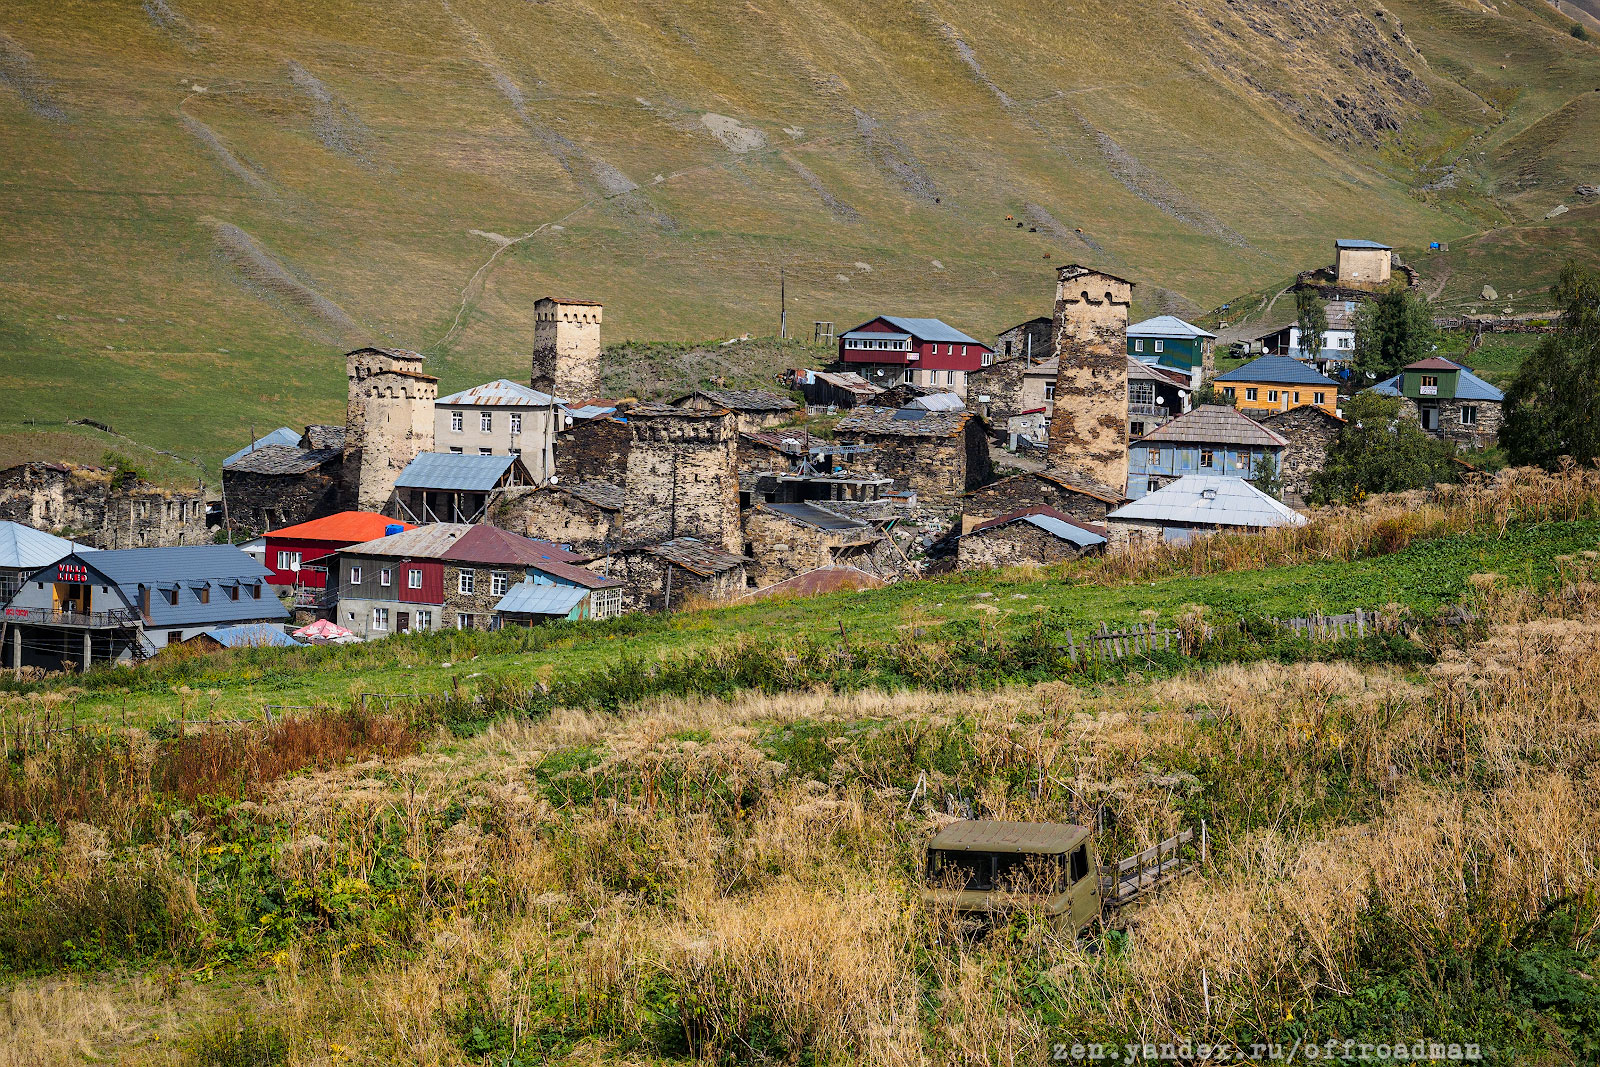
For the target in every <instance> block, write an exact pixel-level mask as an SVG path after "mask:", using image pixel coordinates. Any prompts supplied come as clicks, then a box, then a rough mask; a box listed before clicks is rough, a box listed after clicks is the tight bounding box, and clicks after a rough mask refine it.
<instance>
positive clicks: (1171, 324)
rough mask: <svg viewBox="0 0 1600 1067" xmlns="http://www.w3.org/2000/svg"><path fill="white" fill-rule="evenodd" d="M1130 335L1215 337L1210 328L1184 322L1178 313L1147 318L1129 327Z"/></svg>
mask: <svg viewBox="0 0 1600 1067" xmlns="http://www.w3.org/2000/svg"><path fill="white" fill-rule="evenodd" d="M1128 336H1129V337H1175V338H1184V337H1189V338H1193V337H1215V336H1217V335H1216V334H1214V333H1212V332H1211V331H1210V330H1202V329H1201V328H1200V327H1198V326H1196V325H1194V324H1193V323H1190V322H1184V321H1183V320H1182V319H1180V318H1178V316H1176V315H1157V316H1156V317H1155V318H1153V319H1145V320H1144V321H1143V322H1136V323H1134V324H1133V325H1132V326H1129V327H1128Z"/></svg>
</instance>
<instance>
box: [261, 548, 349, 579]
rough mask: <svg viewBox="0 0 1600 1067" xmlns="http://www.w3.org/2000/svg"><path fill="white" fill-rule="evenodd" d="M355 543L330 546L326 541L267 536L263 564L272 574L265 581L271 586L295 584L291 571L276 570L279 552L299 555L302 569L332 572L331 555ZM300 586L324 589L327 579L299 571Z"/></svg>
mask: <svg viewBox="0 0 1600 1067" xmlns="http://www.w3.org/2000/svg"><path fill="white" fill-rule="evenodd" d="M355 543H356V542H354V541H350V542H348V543H346V544H332V543H330V542H328V541H304V540H301V539H299V538H296V537H273V536H272V535H271V534H268V535H267V556H266V559H265V560H264V562H265V563H266V565H267V569H268V570H270V571H271V572H272V577H270V578H268V579H267V581H268V582H269V583H270V584H272V585H293V584H294V583H295V576H294V572H293V571H291V570H287V569H286V570H279V569H278V553H279V552H298V553H300V566H301V567H302V568H305V567H313V566H315V567H326V568H328V569H329V570H332V569H333V567H334V565H335V564H334V560H333V559H332V558H331V557H332V556H333V554H334V553H335V552H337V551H339V549H341V548H347V547H349V545H353V544H355ZM300 584H301V585H303V586H305V587H306V588H307V589H324V588H326V587H327V578H326V576H325V575H322V574H319V573H317V572H316V571H311V570H301V572H300Z"/></svg>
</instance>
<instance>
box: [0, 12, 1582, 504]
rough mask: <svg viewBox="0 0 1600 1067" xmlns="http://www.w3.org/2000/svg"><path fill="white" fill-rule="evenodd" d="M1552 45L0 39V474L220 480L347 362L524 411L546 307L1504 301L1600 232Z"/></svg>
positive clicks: (934, 16)
mask: <svg viewBox="0 0 1600 1067" xmlns="http://www.w3.org/2000/svg"><path fill="white" fill-rule="evenodd" d="M1369 7H1370V9H1369ZM1567 25H1568V23H1567V21H1566V20H1565V19H1564V18H1563V17H1562V16H1560V15H1558V14H1557V13H1555V12H1554V10H1553V9H1551V8H1550V7H1549V6H1548V5H1547V4H1544V3H1542V2H1533V0H1529V2H1527V3H1519V2H1507V3H1502V4H1500V5H1498V9H1489V8H1486V7H1484V6H1483V5H1480V4H1478V3H1476V2H1473V3H1465V2H1459V3H1458V2H1456V0H1403V2H1400V3H1396V4H1393V5H1387V6H1385V7H1382V8H1378V7H1372V6H1370V5H1368V6H1359V7H1358V6H1356V5H1353V4H1351V5H1349V6H1348V7H1345V6H1340V5H1337V4H1336V5H1328V4H1313V3H1310V2H1309V0H1293V2H1289V3H1285V4H1279V5H1274V6H1272V7H1270V8H1268V7H1263V8H1261V9H1258V10H1256V11H1254V12H1252V13H1249V14H1248V15H1247V14H1240V13H1236V12H1235V9H1234V8H1233V7H1232V6H1229V5H1223V4H1221V3H1219V2H1216V0H1170V2H1166V3H1159V4H1154V5H1146V6H1143V7H1135V8H1126V9H1124V8H1107V7H1106V6H1105V5H1067V6H1065V7H1063V6H1061V5H1055V6H1040V5H1027V4H1022V3H1018V2H1015V0H996V2H994V3H988V4H984V5H954V4H948V3H940V2H934V0H919V2H918V3H913V4H909V5H908V4H901V3H893V4H890V3H869V4H867V5H865V6H862V5H860V4H854V3H851V4H842V3H833V2H829V0H820V2H807V3H800V4H787V5H759V6H757V5H723V4H710V3H706V2H704V0H690V2H673V3H666V2H659V3H645V4H638V3H627V4H624V3H620V2H616V0H595V2H592V3H587V4H581V5H580V4H571V3H566V2H560V0H557V2H549V3H526V2H523V0H448V2H446V0H440V2H439V3H437V4H408V5H404V6H396V5H392V4H380V3H375V2H363V0H330V2H329V3H324V4H318V5H314V6H311V7H308V6H306V5H301V4H287V3H281V2H277V0H266V2H263V3H258V4H254V5H249V6H245V7H240V6H237V5H233V6H227V7H219V6H215V5H213V6H207V7H202V6H201V5H199V4H195V3H192V2H190V0H146V2H144V3H143V4H140V5H131V4H129V5H116V6H112V7H110V8H108V7H107V6H106V5H103V4H95V3H88V2H84V0H66V2H63V3H60V4H54V5H48V6H37V5H32V6H25V5H13V6H12V7H11V8H9V9H8V10H7V11H6V12H5V13H4V14H0V136H3V137H4V138H5V140H6V143H7V144H8V145H12V146H16V147H17V148H20V149H21V150H13V151H11V152H7V153H5V156H4V158H3V159H0V206H3V217H0V233H3V235H4V238H5V239H4V240H3V241H0V353H3V355H4V359H3V360H0V388H3V389H4V390H5V391H6V393H7V395H8V396H10V397H12V398H13V400H12V401H11V402H10V403H7V404H5V405H0V461H14V460H16V459H19V458H25V457H28V456H34V455H49V456H59V455H63V454H67V455H73V456H76V457H78V458H91V459H92V458H98V456H99V454H100V452H101V451H102V450H103V449H104V448H105V447H106V442H105V440H104V436H103V435H100V434H97V433H95V432H93V431H85V430H82V429H81V428H72V427H65V426H63V425H61V424H62V423H63V422H65V421H66V420H69V419H72V418H80V417H92V418H95V419H98V420H100V421H102V422H107V423H110V424H111V425H113V426H115V427H116V428H117V429H118V430H119V431H121V432H123V433H126V434H129V435H132V436H134V437H136V438H138V439H139V440H140V441H142V442H144V443H145V444H147V445H149V446H151V447H154V448H165V449H170V450H173V451H177V452H179V453H181V454H182V455H185V456H190V457H193V458H195V459H197V460H198V461H200V462H201V463H202V464H209V465H210V472H211V474H212V476H214V475H215V463H216V461H217V459H218V458H219V457H220V456H221V455H224V454H226V453H227V452H228V451H230V450H231V449H232V448H234V447H237V445H238V444H239V443H240V442H242V441H244V440H246V439H247V438H248V435H249V433H250V431H251V428H252V427H255V428H257V429H262V428H268V427H272V426H277V425H280V424H285V423H287V424H290V425H297V424H303V423H305V422H309V421H314V420H326V419H332V418H336V417H337V414H338V411H339V410H340V407H339V405H340V399H341V391H342V372H341V367H340V364H339V361H338V358H337V354H338V353H339V351H340V350H341V349H342V348H344V347H347V346H349V345H352V344H355V343H358V342H362V341H379V342H384V343H390V344H398V345H404V346H408V347H413V348H418V349H421V350H423V351H424V352H426V353H427V354H428V356H429V358H430V360H431V362H432V366H433V367H434V368H435V369H436V370H437V371H438V373H439V374H440V375H441V377H442V379H443V382H442V384H443V386H444V387H445V388H447V389H454V388H458V387H461V386H464V385H467V384H470V383H471V382H473V381H475V380H480V379H482V378H484V377H487V376H491V375H506V376H510V377H521V376H522V375H523V374H524V373H525V369H526V366H527V362H528V358H527V357H528V349H529V345H530V343H531V333H532V315H531V308H532V303H533V300H534V299H535V298H537V297H538V296H540V295H543V294H545V293H547V292H555V293H562V294H572V295H578V296H583V297H588V298H594V299H600V300H603V301H605V303H606V305H607V327H606V329H607V336H608V338H609V339H613V340H621V339H652V340H656V339H665V340H671V339H694V338H707V337H718V336H720V337H728V336H735V335H738V334H742V333H746V332H750V333H754V334H757V335H769V334H772V333H774V332H775V324H776V320H777V310H778V307H777V304H778V285H777V281H778V278H777V275H778V271H779V268H780V267H782V268H784V269H785V270H786V272H787V276H788V291H789V308H790V322H791V325H792V326H794V327H796V330H797V332H798V333H800V334H801V335H803V336H809V333H810V330H809V324H810V322H811V320H813V319H827V320H832V321H834V322H836V323H839V324H840V325H846V324H850V323H852V322H854V321H856V320H859V319H860V318H863V317H865V316H866V315H868V314H870V313H873V312H875V311H877V310H880V309H883V308H894V309H897V310H900V311H902V312H907V313H913V314H917V313H937V314H939V315H941V316H944V317H946V318H948V319H950V320H952V321H954V322H956V323H958V324H960V325H962V326H964V327H966V328H968V329H969V330H972V331H975V332H977V333H979V334H980V335H981V334H985V333H991V332H992V331H994V330H996V329H998V328H1000V327H1003V326H1005V325H1008V324H1009V323H1011V322H1014V321H1016V320H1019V319H1021V318H1024V317H1027V316H1029V315H1032V314H1035V313H1037V312H1038V311H1039V310H1040V309H1041V308H1043V307H1044V306H1045V305H1046V304H1047V302H1048V299H1049V297H1050V286H1051V273H1050V268H1051V266H1052V265H1054V264H1057V263H1061V262H1067V261H1072V260H1083V261H1089V262H1093V263H1096V264H1099V265H1102V266H1105V267H1108V268H1110V269H1112V270H1116V271H1119V272H1122V273H1125V274H1128V275H1129V276H1131V277H1133V278H1135V279H1137V280H1138V281H1139V282H1140V283H1141V286H1140V290H1139V296H1138V300H1139V305H1138V308H1137V309H1136V310H1138V311H1140V312H1155V311H1159V310H1177V311H1189V312H1193V311H1196V310H1199V309H1203V308H1207V307H1210V306H1213V305H1214V304H1216V303H1218V302H1220V301H1221V300H1223V299H1225V298H1227V297H1228V296H1230V295H1231V294H1234V293H1239V292H1245V291H1249V290H1251V289H1252V288H1256V287H1259V286H1261V285H1264V284H1266V283H1268V282H1270V281H1271V280H1273V279H1276V278H1281V277H1286V276H1289V275H1291V274H1292V273H1293V272H1294V271H1295V270H1297V269H1300V268H1302V267H1304V266H1307V265H1312V264H1316V263H1320V262H1322V261H1325V260H1326V259H1327V258H1328V242H1329V241H1330V240H1331V239H1332V238H1333V237H1335V236H1340V235H1348V234H1362V235H1370V236H1381V237H1384V238H1386V239H1388V240H1389V241H1391V242H1393V243H1394V244H1396V245H1397V246H1398V247H1400V248H1402V249H1403V250H1407V251H1412V250H1417V249H1420V248H1424V247H1426V244H1427V242H1429V241H1431V240H1448V241H1451V242H1452V253H1451V255H1452V256H1456V257H1458V258H1457V260H1455V261H1452V263H1451V265H1450V266H1449V268H1448V271H1447V272H1446V273H1445V274H1444V275H1443V276H1444V278H1445V281H1444V283H1443V286H1444V288H1443V292H1444V294H1445V295H1447V296H1449V295H1452V294H1454V295H1456V296H1459V295H1460V294H1461V293H1464V292H1467V291H1469V290H1471V291H1475V290H1476V288H1481V284H1482V282H1481V281H1480V280H1479V275H1480V274H1483V273H1484V272H1485V271H1487V270H1489V266H1486V265H1484V263H1487V264H1489V265H1493V266H1495V268H1496V271H1499V268H1500V266H1503V267H1504V268H1505V270H1504V271H1499V273H1495V278H1494V281H1495V284H1496V287H1497V288H1498V289H1499V290H1500V291H1501V292H1503V293H1504V292H1510V291H1516V290H1519V289H1528V288H1532V287H1535V286H1537V285H1538V284H1540V282H1541V279H1542V278H1543V277H1544V275H1545V274H1546V273H1548V269H1549V267H1548V264H1547V263H1546V261H1545V249H1546V247H1547V246H1555V247H1558V248H1561V249H1563V250H1565V249H1576V250H1578V251H1580V252H1583V253H1584V254H1591V255H1592V253H1593V248H1594V247H1595V242H1594V241H1593V239H1592V236H1593V234H1594V226H1595V212H1596V211H1600V208H1596V207H1589V208H1580V207H1576V206H1575V207H1574V210H1573V211H1571V212H1569V213H1568V214H1566V215H1563V216H1560V217H1559V218H1558V219H1556V220H1553V221H1552V222H1551V223H1545V222H1544V221H1543V219H1542V215H1543V211H1544V210H1548V206H1546V205H1545V199H1546V198H1549V199H1559V198H1560V197H1561V196H1564V195H1566V194H1564V193H1561V192H1560V191H1559V187H1558V186H1559V183H1561V182H1567V181H1569V180H1570V179H1571V178H1572V177H1573V176H1575V175H1581V174H1583V173H1584V172H1585V170H1586V168H1589V167H1591V165H1592V164H1593V162H1594V159H1593V157H1594V149H1593V143H1594V139H1593V138H1592V137H1588V136H1587V135H1586V131H1589V130H1590V127H1591V126H1592V123H1593V114H1592V112H1593V107H1592V105H1591V104H1589V102H1588V100H1589V96H1587V95H1585V94H1588V93H1589V90H1590V89H1591V88H1593V87H1594V85H1596V84H1600V51H1597V50H1596V48H1595V47H1594V46H1593V45H1592V44H1585V43H1583V42H1580V41H1577V40H1575V39H1573V38H1572V37H1570V36H1568V35H1567V33H1566V29H1567ZM1590 95H1592V94H1590ZM1524 172H1527V174H1531V175H1533V176H1534V177H1536V178H1537V179H1538V180H1539V181H1540V182H1541V183H1542V184H1541V185H1540V186H1538V189H1539V192H1538V193H1537V194H1535V193H1534V192H1533V191H1532V188H1533V187H1531V186H1529V185H1528V184H1527V181H1528V179H1527V177H1526V175H1525V174H1524ZM1519 182H1520V183H1521V184H1517V183H1519ZM1553 186H1555V187H1553ZM1547 194H1548V196H1547ZM1552 206H1553V205H1552ZM1006 215H1012V216H1014V217H1015V219H1016V220H1021V221H1023V222H1024V223H1025V224H1026V225H1025V226H1024V227H1022V228H1020V229H1019V228H1018V227H1017V226H1016V225H1015V222H1014V221H1013V222H1007V221H1006V220H1005V216H1006ZM1474 233H1483V234H1484V236H1483V237H1480V238H1477V239H1475V240H1466V238H1467V235H1469V234H1474ZM1471 249H1478V252H1477V253H1476V254H1477V255H1478V256H1479V257H1481V258H1483V259H1484V263H1480V262H1476V261H1471V260H1464V259H1462V258H1461V257H1466V256H1469V255H1472V254H1473V253H1472V252H1471V251H1470V250H1471ZM1457 250H1461V251H1460V252H1459V253H1458V252H1457ZM1505 273H1511V274H1513V275H1514V277H1515V279H1516V280H1513V281H1504V280H1503V277H1502V276H1503V274H1505Z"/></svg>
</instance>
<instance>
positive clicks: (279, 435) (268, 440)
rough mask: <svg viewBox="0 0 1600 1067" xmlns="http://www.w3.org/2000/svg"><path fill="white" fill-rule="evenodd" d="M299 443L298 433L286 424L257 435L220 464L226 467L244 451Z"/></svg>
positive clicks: (240, 456)
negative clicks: (262, 434)
mask: <svg viewBox="0 0 1600 1067" xmlns="http://www.w3.org/2000/svg"><path fill="white" fill-rule="evenodd" d="M299 443H300V435H299V434H297V433H295V432H294V431H293V430H291V429H289V427H287V426H279V427H278V428H277V429H276V430H273V431H272V432H271V433H269V434H266V435H264V436H261V437H258V438H256V439H255V440H254V441H252V442H250V443H249V444H247V445H245V446H244V447H243V448H241V449H239V451H237V452H235V453H234V454H233V455H231V456H229V457H228V458H227V459H225V460H223V461H222V465H223V466H224V467H226V466H228V465H229V464H231V463H234V462H237V461H238V460H239V459H240V458H242V457H243V456H244V455H245V454H246V453H249V452H254V451H255V450H256V449H258V448H266V447H267V446H268V445H298V444H299Z"/></svg>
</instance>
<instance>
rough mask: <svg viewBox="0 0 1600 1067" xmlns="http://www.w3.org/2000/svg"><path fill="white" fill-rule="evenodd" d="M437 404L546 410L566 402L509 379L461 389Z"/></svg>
mask: <svg viewBox="0 0 1600 1067" xmlns="http://www.w3.org/2000/svg"><path fill="white" fill-rule="evenodd" d="M437 403H438V404H440V405H442V406H448V405H452V404H453V405H457V406H460V407H475V408H496V407H498V408H547V407H550V406H552V405H554V404H564V403H566V401H565V400H562V399H561V398H560V397H558V396H551V395H550V394H549V393H543V392H540V391H539V390H537V389H530V388H529V387H528V386H526V385H522V384H520V383H518V382H514V381H512V380H511V379H510V378H496V379H495V380H494V381H492V382H484V383H483V384H482V385H474V386H473V387H472V388H471V389H463V390H461V392H459V393H451V394H450V395H449V396H446V397H440V398H439V400H438V401H437Z"/></svg>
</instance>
